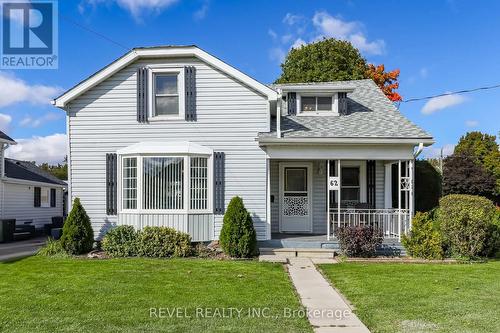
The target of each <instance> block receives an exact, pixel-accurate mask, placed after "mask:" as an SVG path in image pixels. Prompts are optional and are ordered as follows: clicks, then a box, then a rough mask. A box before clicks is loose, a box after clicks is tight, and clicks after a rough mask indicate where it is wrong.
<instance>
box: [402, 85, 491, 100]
mask: <svg viewBox="0 0 500 333" xmlns="http://www.w3.org/2000/svg"><path fill="white" fill-rule="evenodd" d="M496 88H500V84H495V85H493V86H484V87H479V88H473V89H465V90H458V91H454V92H449V93H444V94H439V95H432V96H425V97H416V98H409V99H405V100H404V101H400V103H409V102H416V101H423V100H426V99H431V98H435V97H443V96H449V95H456V94H465V93H471V92H475V91H479V90H489V89H496Z"/></svg>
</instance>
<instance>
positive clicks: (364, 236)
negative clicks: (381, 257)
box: [337, 226, 383, 257]
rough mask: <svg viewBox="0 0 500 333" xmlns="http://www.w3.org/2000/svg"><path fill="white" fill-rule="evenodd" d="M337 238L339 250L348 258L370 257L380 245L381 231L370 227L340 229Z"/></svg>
mask: <svg viewBox="0 0 500 333" xmlns="http://www.w3.org/2000/svg"><path fill="white" fill-rule="evenodd" d="M337 236H338V239H339V242H340V250H341V251H342V252H343V253H344V254H345V255H347V256H349V257H372V256H374V255H375V253H376V251H377V246H380V245H381V244H382V239H383V238H382V231H381V230H380V229H378V228H374V227H372V226H348V227H341V228H340V229H339V230H338V232H337Z"/></svg>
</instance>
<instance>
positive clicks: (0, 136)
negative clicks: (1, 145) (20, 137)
mask: <svg viewBox="0 0 500 333" xmlns="http://www.w3.org/2000/svg"><path fill="white" fill-rule="evenodd" d="M2 141H3V142H7V143H10V144H15V143H16V141H14V139H12V138H11V137H10V136H8V135H7V134H5V133H4V132H2V131H0V142H2Z"/></svg>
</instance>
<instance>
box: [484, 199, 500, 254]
mask: <svg viewBox="0 0 500 333" xmlns="http://www.w3.org/2000/svg"><path fill="white" fill-rule="evenodd" d="M488 235H489V237H488V241H487V243H486V248H485V251H484V255H485V256H487V257H495V258H500V208H498V207H497V211H496V214H495V217H494V218H493V221H492V223H491V224H490V228H489V230H488Z"/></svg>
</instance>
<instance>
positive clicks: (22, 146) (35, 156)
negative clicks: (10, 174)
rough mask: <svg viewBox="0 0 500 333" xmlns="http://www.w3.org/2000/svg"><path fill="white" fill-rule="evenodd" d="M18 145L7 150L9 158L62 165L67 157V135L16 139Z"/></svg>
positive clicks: (6, 153)
mask: <svg viewBox="0 0 500 333" xmlns="http://www.w3.org/2000/svg"><path fill="white" fill-rule="evenodd" d="M15 140H16V142H17V145H14V146H10V147H9V149H7V150H6V152H5V155H6V156H7V157H11V158H15V159H18V160H23V161H35V162H36V163H45V162H47V163H51V164H55V163H61V162H62V161H63V160H64V157H65V156H66V149H67V148H66V145H67V137H66V134H58V133H56V134H52V135H48V136H34V137H32V138H31V139H15Z"/></svg>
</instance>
